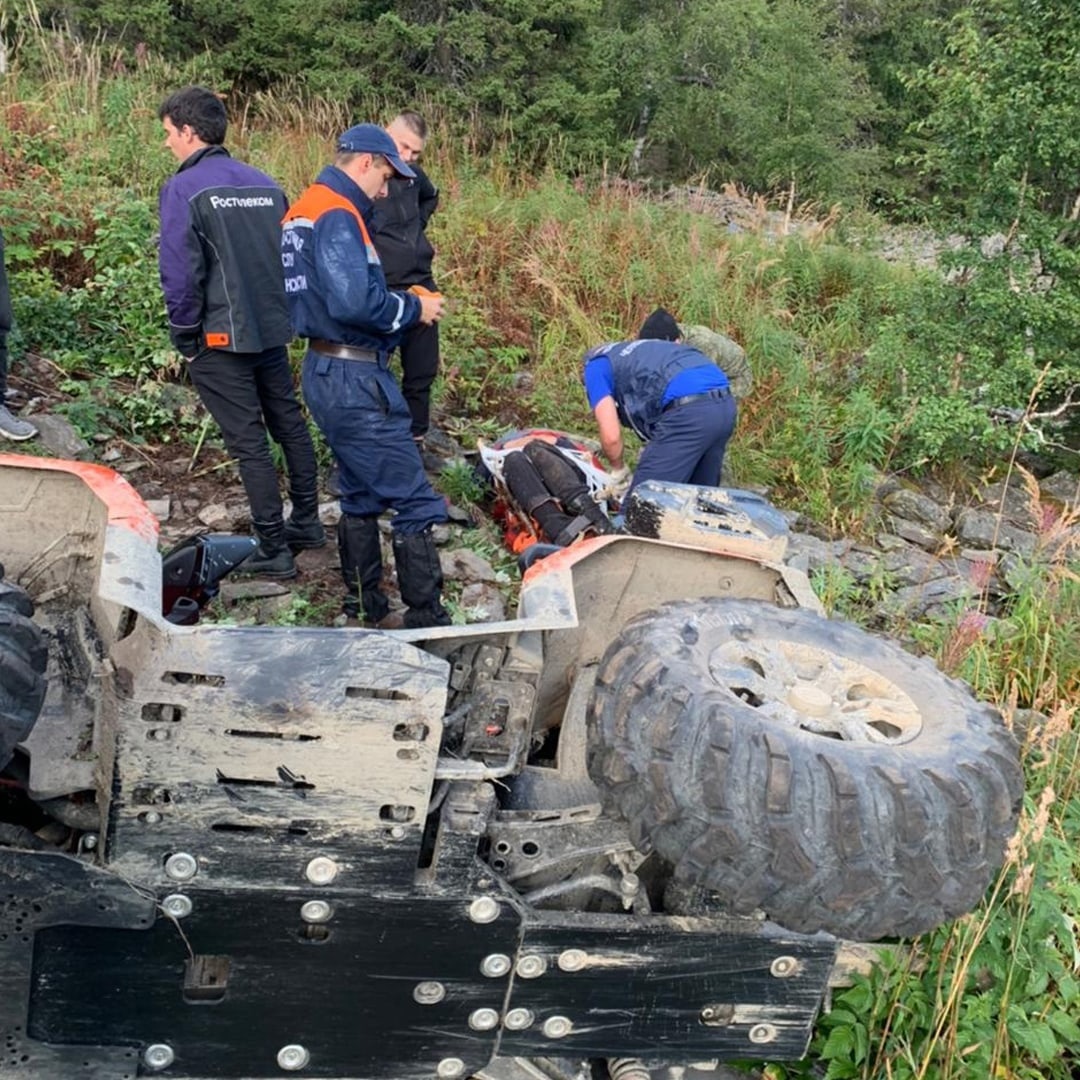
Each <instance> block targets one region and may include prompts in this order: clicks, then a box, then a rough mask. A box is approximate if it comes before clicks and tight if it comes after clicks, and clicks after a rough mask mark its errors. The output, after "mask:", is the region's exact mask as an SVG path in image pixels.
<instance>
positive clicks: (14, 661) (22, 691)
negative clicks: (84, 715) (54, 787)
mask: <svg viewBox="0 0 1080 1080" xmlns="http://www.w3.org/2000/svg"><path fill="white" fill-rule="evenodd" d="M2 577H3V569H2V568H0V578H2ZM33 613H34V605H33V603H32V601H31V600H30V597H29V596H27V595H26V593H25V592H24V591H23V590H22V589H19V588H17V587H16V586H14V585H11V584H9V583H8V582H6V581H3V580H0V769H2V768H3V767H4V766H5V765H6V764H7V763H8V762H9V761H10V760H11V755H12V753H13V752H14V750H15V744H16V743H19V742H21V741H22V740H23V739H25V738H26V736H27V735H29V734H30V730H31V729H32V728H33V726H34V722H35V721H36V720H37V718H38V713H39V712H41V703H42V702H43V701H44V700H45V665H46V662H47V652H46V647H45V640H44V637H43V635H42V632H41V628H40V627H39V626H38V625H37V624H36V623H35V622H34V621H33V620H32V619H31V618H30V616H31V615H33Z"/></svg>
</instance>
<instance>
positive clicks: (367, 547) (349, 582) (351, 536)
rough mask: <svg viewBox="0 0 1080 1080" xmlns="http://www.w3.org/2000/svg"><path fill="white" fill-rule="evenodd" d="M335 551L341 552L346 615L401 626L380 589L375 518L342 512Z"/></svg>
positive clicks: (385, 627) (383, 627) (385, 626)
mask: <svg viewBox="0 0 1080 1080" xmlns="http://www.w3.org/2000/svg"><path fill="white" fill-rule="evenodd" d="M337 538H338V551H339V552H340V554H341V580H342V581H344V582H345V589H346V595H345V599H344V601H343V602H342V605H341V610H342V611H344V612H345V614H346V615H347V616H348V617H349V618H350V619H359V618H361V612H363V616H362V617H363V620H364V622H365V623H366V624H367V625H368V626H375V627H378V628H379V629H381V630H395V629H399V628H400V627H401V626H402V620H401V616H400V615H399V614H398V613H397V612H391V610H390V601H389V600H387V599H386V594H385V593H384V592H383V591H382V571H383V564H382V547H381V545H380V543H379V519H378V518H374V517H357V516H356V515H355V514H342V515H341V520H340V521H338V527H337Z"/></svg>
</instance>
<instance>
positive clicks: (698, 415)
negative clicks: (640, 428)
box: [627, 395, 738, 495]
mask: <svg viewBox="0 0 1080 1080" xmlns="http://www.w3.org/2000/svg"><path fill="white" fill-rule="evenodd" d="M737 414H738V406H737V405H736V404H735V399H734V398H733V397H731V396H730V395H729V396H728V397H726V398H720V399H719V400H717V399H715V398H707V399H705V400H702V401H692V402H690V403H689V404H686V405H676V406H675V408H673V409H668V411H667V412H665V413H664V414H663V415H662V416H661V417H660V419H659V421H658V422H657V425H656V427H655V429H654V430H653V437H652V438H651V439H650V440H649V442H648V443H647V444H646V446H645V449H644V450H643V451H642V453H641V458H640V459H639V461H638V467H637V469H635V470H634V479H633V482H632V483H631V485H630V491H633V490H634V488H635V487H637V485H638V484H640V483H642V482H643V481H645V480H668V481H670V482H671V483H674V484H700V485H702V486H703V487H715V486H716V485H717V484H719V483H720V469H721V468H722V467H723V464H724V450H725V449H726V448H727V444H728V440H729V439H730V438H731V435H732V432H734V430H735V420H736V417H737ZM627 494H628V495H629V492H627Z"/></svg>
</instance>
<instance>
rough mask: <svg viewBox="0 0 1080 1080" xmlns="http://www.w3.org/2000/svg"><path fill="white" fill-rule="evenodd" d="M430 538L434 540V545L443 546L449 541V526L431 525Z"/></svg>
mask: <svg viewBox="0 0 1080 1080" xmlns="http://www.w3.org/2000/svg"><path fill="white" fill-rule="evenodd" d="M431 539H432V540H434V541H435V546H436V547H445V546H446V545H447V544H449V543H450V526H449V525H432V526H431Z"/></svg>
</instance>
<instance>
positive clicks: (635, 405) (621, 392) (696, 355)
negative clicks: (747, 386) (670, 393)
mask: <svg viewBox="0 0 1080 1080" xmlns="http://www.w3.org/2000/svg"><path fill="white" fill-rule="evenodd" d="M607 355H608V359H609V360H610V361H611V370H612V373H613V374H614V376H615V392H614V398H615V406H616V408H617V409H618V412H619V420H620V421H621V422H622V423H623V424H625V425H626V427H628V428H632V429H633V430H634V431H635V432H637V434H638V435H639V436H640V437H641V438H643V439H651V438H652V436H653V429H654V428H655V427H656V422H657V421H658V420H659V419H660V413H661V411H662V410H663V401H664V391H665V390H666V389H667V386H668V383H670V382H671V380H672V379H674V378H675V376H676V375H679V374H680V373H682V372H684V371H688V370H689V369H690V368H697V367H716V365H715V364H714V363H713V362H712V361H711V360H710V359H709V358H708V357H707V356H706V355H705V354H704V353H700V352H698V351H697V349H692V348H690V346H689V345H683V344H681V343H680V342H677V341H657V340H654V339H639V340H637V341H621V342H619V344H617V345H614V346H612V348H611V349H610V350H609V351H607ZM717 370H718V371H719V368H717ZM721 378H723V374H722V373H721ZM726 384H727V380H726V379H724V382H723V383H722V384H721V385H726Z"/></svg>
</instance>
